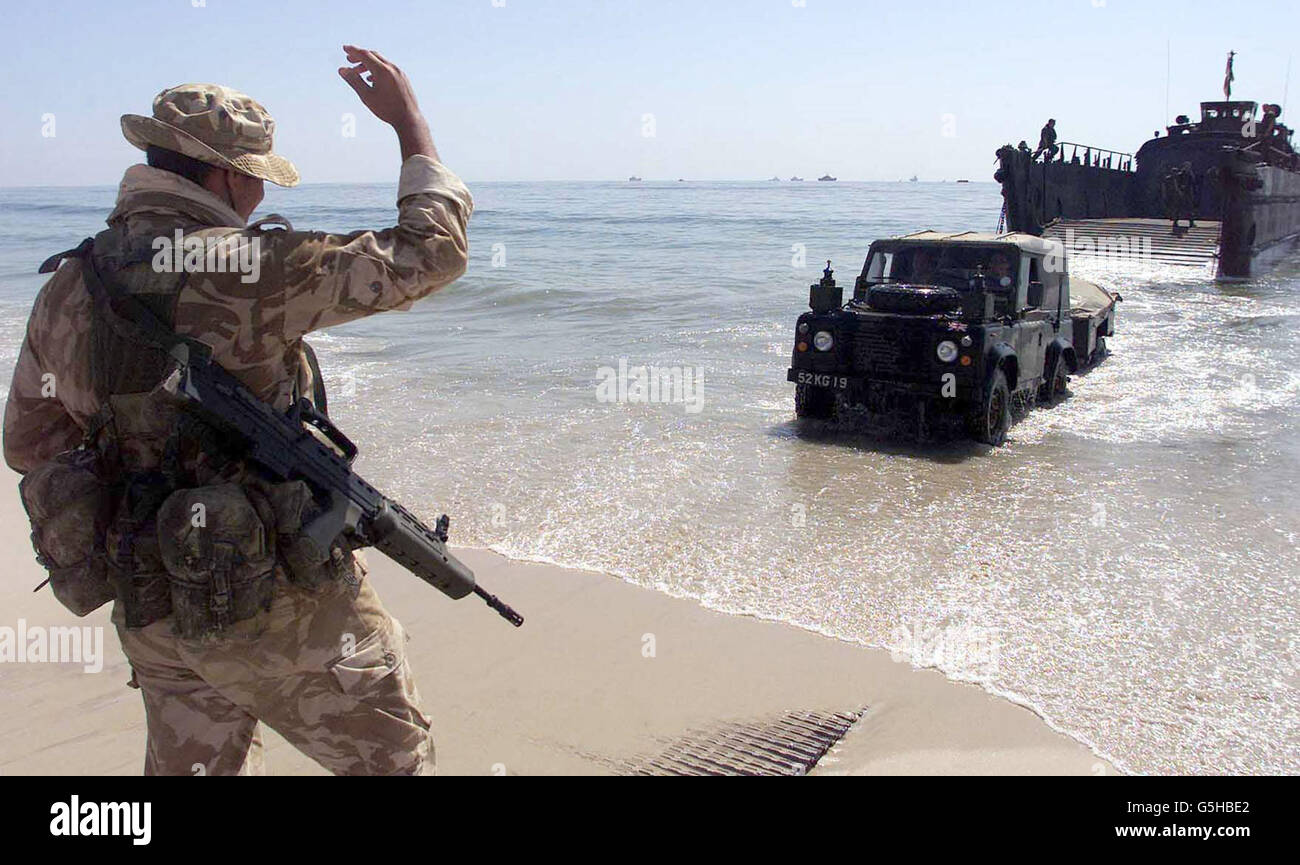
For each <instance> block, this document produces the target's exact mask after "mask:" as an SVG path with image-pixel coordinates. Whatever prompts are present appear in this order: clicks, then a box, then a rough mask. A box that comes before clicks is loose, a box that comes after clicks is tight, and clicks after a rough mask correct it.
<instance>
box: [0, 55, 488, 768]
mask: <svg viewBox="0 0 1300 865" xmlns="http://www.w3.org/2000/svg"><path fill="white" fill-rule="evenodd" d="M345 51H346V54H347V58H348V61H349V64H350V65H349V66H346V67H344V68H341V69H340V70H339V74H340V75H341V76H342V77H343V78H344V80H345V81H347V82H348V83H349V84H350V85H351V86H352V87H353V89H354V90H355V91H356V92H357V94H358V96H359V97H360V98H361V100H362V102H363V103H364V104H365V105H366V107H367V108H369V109H370V110H371V111H372V112H373V113H374V114H375V115H376V116H377V117H378V118H379V119H381V120H383V121H385V122H387V123H389V124H390V125H391V126H392V127H393V128H394V130H395V131H396V133H397V136H398V141H399V144H400V146H401V152H402V166H401V178H400V181H399V185H398V194H397V206H398V224H397V226H396V227H394V228H389V229H385V230H382V231H358V232H354V233H351V234H328V233H323V232H309V231H295V230H292V229H289V230H284V229H274V230H268V229H264V228H262V227H261V226H260V225H252V226H250V225H248V224H247V220H248V218H249V216H250V215H251V213H252V212H253V210H254V209H255V208H256V207H257V205H258V204H259V203H260V202H261V199H262V193H263V186H262V185H263V181H264V180H269V181H271V182H273V183H276V184H279V185H281V186H293V185H295V184H296V183H297V182H298V172H297V171H296V169H295V168H294V167H293V165H292V164H291V163H290V162H289V161H288V160H286V159H284V158H283V157H280V156H278V155H276V154H274V153H272V150H271V144H272V136H273V133H274V122H273V121H272V119H271V116H270V115H269V114H268V113H267V112H266V110H265V109H264V108H263V107H262V106H261V105H259V104H258V103H257V102H255V101H253V100H252V99H250V98H249V97H247V96H245V95H243V94H240V93H237V92H235V91H233V90H230V89H228V88H225V87H220V86H216V85H205V84H188V85H182V86H179V87H175V88H172V89H170V90H166V91H164V92H163V93H161V94H159V96H158V97H157V98H156V99H155V101H154V106H153V116H152V117H142V116H135V115H127V116H125V117H123V118H122V128H123V131H124V133H125V135H126V137H127V139H128V140H129V141H130V142H131V143H132V144H134V145H135V146H137V147H139V148H141V149H147V150H148V153H149V156H150V162H151V164H152V163H155V162H156V163H159V164H162V165H164V166H168V167H170V169H171V170H164V169H163V168H157V167H150V166H145V165H136V166H133V167H131V168H129V169H128V170H127V172H126V175H125V177H124V178H123V180H122V184H121V189H120V192H119V195H118V200H117V206H116V208H115V209H114V210H113V212H112V214H111V215H110V216H109V219H108V222H109V225H110V226H113V227H119V228H121V229H122V231H123V233H124V236H125V237H126V238H127V239H128V240H130V241H132V242H136V241H141V240H143V241H145V242H151V241H152V239H157V238H173V237H174V236H175V232H176V231H177V230H178V229H179V230H180V231H181V232H182V233H183V235H184V237H185V238H186V240H187V241H188V239H189V238H191V237H197V238H202V239H204V240H207V239H210V238H211V239H217V238H219V239H224V240H225V241H226V243H227V245H226V246H222V247H220V250H221V251H219V252H218V253H217V256H218V257H220V256H221V255H225V254H227V251H228V257H229V260H228V261H226V262H225V263H226V264H228V265H229V267H213V266H212V262H213V257H212V256H209V258H208V259H207V264H208V266H207V267H206V268H204V269H202V270H201V271H199V272H193V273H191V274H189V276H188V277H187V278H186V281H185V282H184V284H183V286H182V287H181V289H180V291H179V293H178V295H177V296H176V299H175V305H174V315H173V320H172V326H173V327H174V329H175V331H176V332H177V333H178V334H181V335H183V336H188V337H192V338H195V339H197V340H200V341H202V342H204V343H207V344H208V345H210V346H211V347H212V349H213V355H214V358H215V359H216V360H217V361H218V362H220V363H221V364H222V366H224V367H225V368H226V369H227V370H229V371H230V372H231V373H233V374H234V375H236V376H237V377H238V378H239V379H240V380H242V381H243V383H244V384H245V385H247V386H248V388H249V389H250V390H251V391H252V392H253V393H254V394H256V395H257V396H258V397H259V398H260V399H262V400H264V401H265V402H267V403H269V404H270V405H272V406H274V407H275V408H276V409H277V410H285V409H286V408H288V407H289V406H290V405H291V403H292V402H293V401H295V400H296V399H297V397H298V396H299V395H300V394H304V393H311V386H310V385H311V382H310V381H308V380H307V374H306V373H305V372H304V364H303V357H304V354H303V353H304V343H303V341H302V338H303V335H304V334H307V333H309V332H311V331H314V330H317V329H320V328H325V327H330V326H333V325H337V324H342V323H343V322H347V321H351V320H354V319H357V318H361V317H363V316H367V315H372V314H374V313H377V312H383V311H386V310H392V309H406V308H408V307H409V306H410V305H411V303H412V302H414V301H415V300H418V299H419V298H422V297H424V296H426V295H428V294H430V293H431V292H434V291H436V290H437V289H439V288H441V287H443V286H445V285H447V284H448V283H450V282H452V281H453V280H455V279H456V278H457V277H458V276H460V275H461V274H462V273H463V272H464V270H465V267H466V261H467V240H466V228H467V223H468V221H469V218H470V214H471V213H472V210H473V201H472V199H471V197H470V193H469V191H468V190H467V189H466V188H465V186H464V184H463V183H462V182H461V181H460V180H459V179H458V178H457V177H456V175H454V174H453V173H452V172H451V171H449V170H448V169H447V168H446V167H444V166H443V165H442V164H441V163H440V162H439V161H438V154H437V151H436V150H435V149H434V146H433V142H432V139H431V137H430V135H429V131H428V126H427V124H426V123H425V121H424V118H423V116H422V115H421V113H420V110H419V108H418V105H417V103H416V99H415V96H414V93H413V91H412V89H411V85H410V83H409V81H408V80H407V78H406V76H405V74H404V73H402V72H401V70H399V69H398V68H397V67H396V66H394V65H393V64H392V63H390V62H388V61H387V60H385V59H384V58H383V57H382V56H380V55H378V54H376V53H374V52H371V51H366V50H362V49H358V48H355V47H353V46H345ZM176 154H180V155H181V157H185V158H188V160H197V162H198V163H202V165H201V166H200V168H202V169H203V170H202V171H201V172H199V174H194V173H193V172H190V177H186V176H182V174H181V173H176V168H175V166H176V165H178V164H179V165H182V166H184V165H190V166H191V167H193V162H187V160H186V159H180V160H178V159H177V158H176V156H175V155H176ZM268 221H269V220H268ZM277 221H278V222H280V223H283V220H277ZM254 240H255V241H256V242H257V246H255V247H253V248H254V249H256V250H257V252H258V255H257V259H256V268H255V272H256V279H255V280H253V281H249V279H248V276H249V271H248V270H247V268H244V269H243V270H241V269H240V264H241V259H240V258H239V256H240V250H246V249H247V247H246V246H243V247H241V246H240V244H244V243H247V242H249V241H254ZM95 249H96V250H97V251H98V245H97V246H96V247H95ZM159 260H160V261H161V260H162V259H159ZM243 263H244V264H247V263H248V262H247V260H246V259H245V260H243ZM82 266H83V265H82V263H81V262H80V261H78V260H71V259H70V260H68V261H66V262H64V264H63V266H61V267H59V269H58V270H57V272H56V273H55V275H54V276H53V277H52V278H51V279H50V280H49V282H47V283H46V285H45V286H44V287H43V288H42V290H41V292H40V294H39V296H38V297H37V300H36V304H35V308H34V309H33V311H32V315H31V319H30V322H29V324H28V331H27V338H26V341H25V342H24V344H23V347H22V351H21V355H20V357H19V360H18V363H17V368H16V370H15V372H14V379H13V384H12V386H11V388H10V392H9V400H8V405H7V407H6V410H5V417H4V452H5V459H6V460H7V462H8V463H9V465H10V466H12V467H13V468H14V469H16V470H17V471H19V472H23V473H26V472H29V471H31V470H33V469H35V468H36V467H38V466H40V465H41V464H42V463H44V462H45V461H47V460H49V459H50V458H51V457H53V456H54V455H55V454H58V453H60V452H63V451H67V450H69V449H71V448H75V447H76V446H77V445H78V443H79V442H80V441H81V440H82V438H83V436H85V435H86V431H87V429H88V427H89V426H90V425H91V424H92V422H93V419H94V418H96V417H97V416H98V415H99V413H100V412H101V409H102V408H103V406H102V405H101V402H102V401H101V400H100V399H99V397H98V396H97V394H96V389H95V387H93V386H92V374H93V373H92V370H91V368H90V366H91V362H90V360H89V358H90V355H91V334H92V323H93V319H94V315H93V314H94V305H93V304H92V300H91V297H90V295H89V292H88V290H87V288H86V286H85V282H84V280H83V279H82V278H81V273H82ZM158 270H159V267H158V265H157V262H155V263H154V264H153V266H141V265H139V264H137V265H136V266H134V267H130V268H126V269H124V270H122V271H121V272H120V273H118V277H119V278H120V280H121V282H122V283H124V284H125V285H127V286H129V287H130V290H131V291H133V292H142V293H144V294H147V293H148V292H149V291H150V289H151V287H153V282H151V281H152V280H166V279H173V278H174V276H173V274H170V273H161V274H160V273H158ZM212 271H216V272H212ZM51 382H53V383H55V385H56V386H55V387H53V388H51V386H50V383H51ZM114 400H117V398H116V397H114ZM115 405H117V403H115ZM114 422H115V424H116V439H117V442H118V444H119V445H120V447H121V451H122V456H121V459H122V461H123V463H125V464H127V466H128V467H129V468H131V469H133V470H147V469H149V468H150V467H155V466H157V465H158V464H159V462H160V460H162V459H164V455H163V453H162V450H163V442H164V440H165V437H166V436H165V433H166V430H159V429H151V428H149V427H150V419H149V416H148V412H145V413H136V414H134V415H132V414H131V413H130V412H127V411H118V412H117V413H116V415H115V420H114ZM336 552H338V551H336ZM345 555H346V556H347V557H348V559H349V560H350V558H351V553H350V552H346V553H345ZM336 558H337V557H336ZM345 570H346V571H347V576H348V579H343V580H332V581H322V584H321V585H316V586H301V585H297V584H295V583H293V582H291V581H289V580H286V579H284V572H283V569H282V568H279V567H277V568H276V570H275V571H274V574H275V578H274V587H273V591H272V592H271V593H270V595H269V610H268V611H266V612H265V614H264V615H261V616H259V617H258V618H257V619H255V620H248V621H242V622H237V623H235V624H234V625H233V626H231V627H230V628H228V629H226V630H225V631H224V632H222V633H221V635H220V638H219V639H216V640H212V639H207V640H186V639H183V638H181V637H180V636H178V634H177V633H175V629H174V628H173V623H172V621H171V619H170V617H169V618H164V619H162V620H160V621H155V622H153V623H151V624H148V625H146V626H144V627H130V626H128V623H127V622H126V619H125V614H124V612H123V610H122V609H121V607H122V603H121V601H120V600H119V602H118V603H117V604H116V605H115V607H114V611H113V621H114V623H115V624H116V626H117V628H118V633H119V636H120V638H121V642H122V647H123V650H124V651H125V653H126V655H127V657H128V659H129V660H130V662H131V666H132V669H133V672H134V676H133V682H134V683H138V686H139V688H140V691H141V693H142V696H143V698H144V704H145V713H146V719H147V725H148V744H147V755H146V760H145V772H146V774H200V773H201V774H212V775H216V774H235V773H238V772H240V771H241V769H243V770H244V771H249V770H253V771H256V765H254V764H256V763H257V762H258V758H259V756H260V753H259V752H260V741H259V732H258V727H257V725H258V722H259V721H261V722H264V723H266V724H268V725H269V726H271V727H272V728H273V729H275V730H276V731H278V732H279V733H281V734H282V735H283V736H284V737H285V738H286V739H288V740H289V741H290V742H292V743H293V744H294V745H295V746H297V747H298V748H300V749H301V750H302V751H304V752H305V753H306V754H308V755H309V756H311V757H312V758H314V759H315V760H316V761H317V762H319V763H320V764H321V765H323V766H324V767H325V768H327V769H329V770H331V771H332V772H335V773H337V774H392V773H412V774H415V773H431V772H432V769H433V762H434V753H433V743H432V738H431V734H430V722H429V719H428V718H427V717H426V716H425V714H424V713H423V711H422V710H421V708H420V704H419V699H418V696H417V694H416V689H415V684H414V681H413V677H412V672H411V669H410V667H409V665H408V663H407V661H406V654H405V650H404V643H405V640H406V637H405V634H404V632H403V631H402V628H401V625H400V624H399V623H398V622H397V620H396V619H394V618H393V617H392V616H390V615H389V614H388V613H387V612H386V611H385V610H384V607H383V605H382V604H381V603H380V601H379V598H378V597H377V595H376V594H375V591H374V590H373V588H371V587H370V585H369V583H368V582H367V581H365V580H364V579H363V577H364V569H363V568H361V567H360V566H359V565H358V566H355V567H353V566H351V565H350V564H349V566H348V567H347V568H346V569H345ZM119 597H120V596H119ZM250 749H251V754H250ZM246 763H247V764H249V765H247V766H246V765H245V764H246Z"/></svg>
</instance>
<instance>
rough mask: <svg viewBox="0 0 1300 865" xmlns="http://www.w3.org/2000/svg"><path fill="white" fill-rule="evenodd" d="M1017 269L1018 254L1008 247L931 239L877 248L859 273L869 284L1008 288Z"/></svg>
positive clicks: (1015, 277)
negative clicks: (931, 241)
mask: <svg viewBox="0 0 1300 865" xmlns="http://www.w3.org/2000/svg"><path fill="white" fill-rule="evenodd" d="M1018 270H1019V256H1017V255H1015V254H1014V252H1013V251H1011V250H1009V249H1002V248H997V247H994V248H990V247H987V246H985V247H979V246H956V245H938V244H932V243H931V244H923V245H917V246H897V247H892V248H890V249H886V250H878V251H876V252H874V253H872V255H871V257H870V258H868V259H867V264H866V267H865V268H864V269H863V271H862V276H863V279H864V280H865V281H866V282H867V283H868V284H871V285H876V284H880V283H901V284H907V285H936V286H946V287H948V288H955V289H958V290H961V291H966V290H970V289H979V288H981V287H982V286H983V285H987V286H988V287H989V288H994V289H996V288H998V287H999V286H1001V287H1003V288H1010V287H1011V286H1014V285H1015V284H1016V279H1017V276H1018ZM981 277H983V281H982V282H981Z"/></svg>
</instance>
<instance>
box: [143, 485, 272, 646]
mask: <svg viewBox="0 0 1300 865" xmlns="http://www.w3.org/2000/svg"><path fill="white" fill-rule="evenodd" d="M258 498H259V499H260V496H259V497H258ZM260 504H261V507H260V508H259V507H258V506H257V505H255V504H254V502H253V501H252V499H250V497H249V496H248V495H247V494H246V493H245V491H244V489H243V488H242V487H240V486H239V485H238V484H223V485H221V486H210V487H198V488H195V489H186V490H177V491H176V492H174V493H172V494H171V495H170V496H168V497H167V500H166V501H165V502H163V504H162V507H161V508H159V510H158V521H157V528H158V546H159V550H160V552H161V555H162V561H163V565H164V566H165V568H166V570H167V575H168V579H169V580H170V583H171V603H172V621H173V627H174V629H175V631H176V634H177V635H178V636H179V637H181V638H182V639H185V640H213V639H219V638H221V637H223V636H226V635H227V634H228V632H229V630H230V628H231V627H232V626H234V625H236V624H238V623H240V622H245V621H249V620H251V619H256V620H260V621H258V622H255V623H254V625H253V628H252V630H253V631H254V632H261V631H262V630H263V629H264V626H265V623H266V619H267V617H268V616H267V614H268V613H269V612H270V609H271V599H272V595H273V592H274V587H275V551H274V548H273V546H272V543H273V542H272V541H271V540H270V536H269V533H268V531H267V525H268V523H270V522H271V521H272V519H273V518H272V516H271V514H270V512H269V511H270V509H269V506H268V505H266V503H265V502H261V503H260ZM259 511H261V512H259ZM242 631H244V629H241V632H242Z"/></svg>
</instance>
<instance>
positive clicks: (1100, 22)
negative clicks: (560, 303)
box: [0, 0, 1300, 186]
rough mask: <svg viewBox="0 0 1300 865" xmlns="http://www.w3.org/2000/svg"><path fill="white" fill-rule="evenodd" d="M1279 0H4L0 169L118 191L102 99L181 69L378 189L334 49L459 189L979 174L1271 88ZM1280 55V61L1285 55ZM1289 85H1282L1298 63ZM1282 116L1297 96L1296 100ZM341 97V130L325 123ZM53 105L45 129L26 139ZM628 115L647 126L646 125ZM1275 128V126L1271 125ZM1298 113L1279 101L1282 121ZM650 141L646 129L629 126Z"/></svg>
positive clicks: (124, 98) (376, 131) (368, 136)
mask: <svg viewBox="0 0 1300 865" xmlns="http://www.w3.org/2000/svg"><path fill="white" fill-rule="evenodd" d="M1298 9H1300V4H1297V3H1295V2H1289V0H1271V2H1263V0H1235V2H1232V3H1225V2H1223V0H1037V2H1032V3H1017V4H1012V3H1001V4H999V3H978V2H969V0H962V2H956V0H952V2H949V0H928V2H891V3H877V2H867V0H604V2H599V0H424V2H384V0H373V2H357V0H352V2H336V0H316V2H300V0H275V2H271V0H263V2H245V0H115V2H85V0H83V2H76V0H41V2H23V3H21V4H19V3H6V7H5V10H4V16H5V19H6V20H5V24H6V27H5V30H6V36H7V38H6V40H5V41H6V45H7V46H8V47H7V49H6V52H7V55H8V57H7V60H6V68H7V70H8V73H9V74H8V75H7V79H8V82H7V83H8V87H6V88H5V90H4V93H3V95H0V108H3V116H4V117H5V118H6V121H7V122H5V123H4V124H2V125H0V147H2V150H3V162H2V163H0V186H11V185H42V184H58V185H66V184H100V183H104V184H107V183H116V182H117V180H118V179H119V178H120V176H121V172H122V170H123V168H125V166H127V165H128V164H130V163H131V162H133V161H139V160H140V157H142V156H143V154H140V153H139V151H136V150H134V149H133V148H131V147H130V145H128V144H126V143H125V141H124V140H123V139H122V137H121V133H120V130H119V127H118V117H119V115H121V114H123V113H126V112H135V113H141V114H148V113H149V110H150V104H151V101H152V99H153V96H154V95H155V94H156V93H157V92H158V91H159V90H162V89H163V88H164V87H168V86H171V85H174V84H179V83H182V82H187V81H214V82H218V83H223V84H228V85H230V86H232V87H235V88H237V89H240V90H244V91H246V92H247V93H249V94H250V95H252V96H253V97H254V98H256V99H258V100H259V101H261V102H262V103H263V104H264V105H266V106H267V107H268V108H269V109H270V110H271V112H272V113H273V114H274V116H275V118H276V121H277V124H278V134H277V140H276V149H277V150H278V151H280V152H282V153H283V154H285V155H286V156H288V157H289V158H290V159H293V160H294V161H295V162H296V163H297V165H298V168H299V170H300V171H301V172H302V175H303V180H304V182H321V181H385V180H392V179H394V177H395V175H396V165H397V160H398V156H397V147H396V144H395V143H394V141H393V139H392V135H391V133H390V131H389V130H388V128H387V127H385V126H383V125H382V124H380V123H379V122H378V121H376V120H374V119H373V118H371V117H370V116H369V115H368V114H367V113H366V112H365V110H364V108H362V107H361V106H360V104H359V103H358V102H357V101H356V98H355V96H354V94H353V93H352V92H351V90H350V89H349V88H348V86H347V85H346V84H345V83H344V82H343V81H342V80H341V79H340V78H339V77H338V75H337V73H336V72H335V70H336V69H337V67H338V66H339V65H340V64H341V63H342V62H343V61H342V51H341V49H340V45H341V44H342V43H343V42H354V43H356V44H359V45H363V46H366V47H372V48H375V49H377V50H379V51H381V52H383V53H384V54H385V55H386V56H387V57H389V58H390V59H391V60H393V61H394V62H396V63H398V64H399V65H402V66H403V67H404V68H405V69H406V71H407V73H408V75H409V76H410V78H411V80H412V81H413V82H415V84H416V89H417V93H418V94H419V96H420V99H421V104H422V106H423V108H424V110H425V113H426V115H427V116H428V118H429V121H430V124H431V125H432V127H433V132H434V137H435V139H436V141H437V143H438V147H439V149H440V151H441V152H442V156H443V159H444V161H446V162H447V163H448V164H449V165H450V166H452V167H453V168H454V169H455V170H456V171H457V172H459V173H460V174H461V175H462V176H464V177H465V178H466V179H468V180H471V181H472V180H611V179H625V178H626V177H627V176H628V175H630V174H638V175H641V176H642V177H645V178H646V179H647V180H649V179H668V180H675V179H676V178H678V177H684V178H689V179H719V180H762V179H766V178H768V177H771V176H772V175H774V174H776V175H780V176H781V177H782V178H788V177H789V176H790V175H791V174H796V173H797V174H799V175H801V176H804V177H807V178H809V179H812V178H814V177H817V176H818V175H820V174H822V173H824V172H830V173H831V174H835V175H838V176H839V177H840V178H841V179H844V180H850V179H854V180H897V179H899V178H903V177H907V176H910V175H912V174H914V173H915V174H919V175H920V176H921V177H922V179H928V180H942V179H957V178H970V179H973V180H989V179H990V177H991V174H992V171H993V153H994V151H995V150H996V149H997V147H998V146H999V145H1001V144H1003V143H1007V142H1011V143H1015V142H1016V141H1019V140H1020V139H1022V138H1024V139H1029V141H1030V144H1034V143H1036V138H1037V135H1038V130H1039V128H1040V127H1041V126H1042V124H1043V122H1044V121H1045V120H1046V119H1047V117H1048V116H1054V117H1056V118H1057V120H1058V128H1059V130H1060V133H1061V137H1062V139H1064V140H1068V141H1082V142H1085V143H1089V144H1095V145H1098V146H1103V147H1110V148H1114V149H1119V150H1127V151H1133V150H1136V149H1137V147H1138V146H1139V145H1140V144H1141V143H1142V142H1143V141H1144V140H1146V138H1148V137H1150V135H1151V132H1152V131H1153V130H1154V129H1155V128H1157V127H1158V126H1161V125H1162V124H1163V123H1164V122H1167V121H1169V120H1171V117H1166V116H1165V86H1166V76H1165V68H1166V44H1167V43H1168V44H1172V57H1173V64H1172V66H1173V76H1172V95H1171V97H1170V100H1169V114H1170V115H1174V114H1178V113H1180V112H1187V113H1192V112H1194V111H1195V107H1196V105H1197V103H1199V102H1200V101H1202V100H1205V99H1215V98H1219V96H1220V94H1221V87H1222V83H1223V67H1224V61H1225V58H1226V55H1227V52H1228V50H1229V49H1232V50H1236V51H1237V52H1238V58H1237V82H1236V86H1235V91H1234V95H1235V96H1239V97H1241V98H1249V99H1255V100H1258V101H1272V102H1281V101H1282V99H1283V87H1284V84H1285V83H1286V77H1287V64H1288V60H1289V58H1290V57H1291V55H1292V54H1293V53H1296V52H1295V48H1294V46H1295V45H1296V36H1297V34H1298V33H1300V12H1298V11H1297V10H1298ZM1297 67H1300V64H1297ZM1292 78H1293V79H1295V80H1293V82H1292V89H1294V90H1295V92H1296V95H1297V97H1300V68H1295V69H1293V73H1292ZM1291 102H1292V105H1291V110H1292V111H1294V112H1295V113H1296V114H1300V98H1296V99H1293V100H1291ZM349 112H355V113H356V114H357V123H356V134H355V137H345V135H344V134H343V129H344V118H343V116H344V115H345V114H346V113H349ZM46 115H53V116H54V133H55V134H54V137H52V138H51V137H44V136H43V135H42V131H43V130H45V131H48V128H49V124H48V122H46V121H45V120H43V118H45V116H46ZM648 115H649V117H648ZM1284 119H1287V118H1286V117H1284ZM1290 119H1292V121H1293V124H1294V122H1295V121H1294V118H1290ZM648 132H653V135H648V134H646V133H648Z"/></svg>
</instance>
